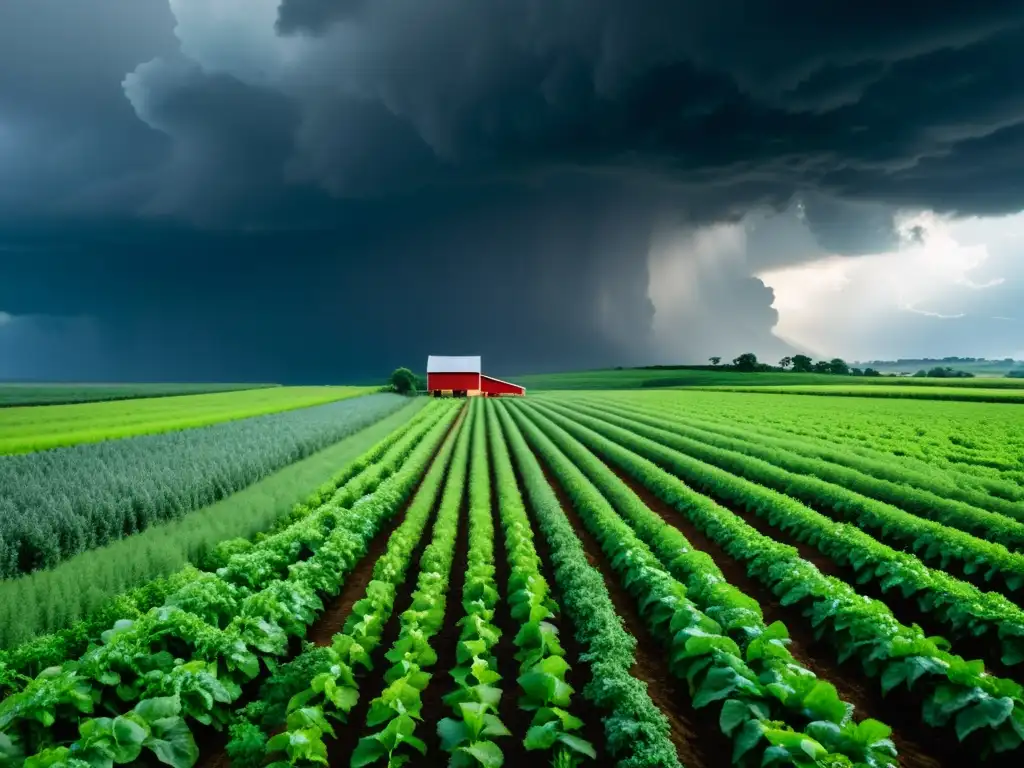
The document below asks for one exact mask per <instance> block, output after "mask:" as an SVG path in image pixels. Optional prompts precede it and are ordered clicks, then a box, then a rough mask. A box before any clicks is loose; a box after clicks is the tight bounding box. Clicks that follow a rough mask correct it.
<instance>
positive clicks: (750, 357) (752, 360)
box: [732, 352, 757, 371]
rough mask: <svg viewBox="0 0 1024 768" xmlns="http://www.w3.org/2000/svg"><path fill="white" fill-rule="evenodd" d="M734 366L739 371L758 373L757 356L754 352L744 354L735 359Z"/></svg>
mask: <svg viewBox="0 0 1024 768" xmlns="http://www.w3.org/2000/svg"><path fill="white" fill-rule="evenodd" d="M732 364H733V365H734V366H736V370H737V371H756V370H757V355H755V354H754V353H753V352H744V353H743V354H742V355H740V356H739V357H736V358H733V361H732Z"/></svg>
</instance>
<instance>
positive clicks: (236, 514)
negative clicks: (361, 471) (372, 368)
mask: <svg viewBox="0 0 1024 768" xmlns="http://www.w3.org/2000/svg"><path fill="white" fill-rule="evenodd" d="M425 405H426V401H425V400H422V399H421V400H419V402H416V401H410V402H408V404H407V405H406V406H405V407H403V408H400V409H398V410H397V411H395V412H393V413H391V414H390V415H388V416H385V417H384V418H383V419H380V420H378V421H375V422H374V423H372V424H370V425H368V426H366V427H364V428H363V429H360V430H358V431H357V432H356V433H354V434H352V435H349V436H348V437H346V438H344V439H342V440H340V441H339V442H337V443H335V444H333V445H331V446H328V447H327V448H324V449H323V450H321V451H318V452H317V453H315V454H313V455H312V456H308V457H306V458H305V459H300V460H298V461H296V462H294V463H292V464H289V465H288V466H287V467H284V468H283V469H281V470H278V471H277V472H274V473H273V474H271V475H270V476H268V477H265V478H263V479H261V480H259V481H257V482H256V483H253V484H252V485H250V486H248V487H247V488H244V489H242V490H240V491H238V492H236V493H232V494H231V495H230V496H227V497H226V498H223V499H221V500H220V501H218V502H216V503H215V504H211V505H209V506H206V507H203V508H201V509H198V510H193V511H191V512H188V513H187V514H186V515H184V516H183V517H180V518H178V519H176V520H172V521H168V522H165V523H161V524H160V525H157V526H153V527H151V528H148V529H146V530H145V531H142V532H141V533H136V534H133V535H132V536H129V537H127V538H123V539H119V540H117V541H114V542H111V543H109V544H106V545H104V546H102V547H100V548H98V549H91V550H89V551H88V552H82V553H80V554H78V555H75V556H74V557H73V558H71V559H70V560H67V561H66V562H63V563H61V564H60V565H58V566H57V567H55V568H52V569H49V570H45V571H37V572H35V573H32V574H30V575H28V576H22V577H19V578H17V579H11V580H7V581H0V649H5V650H10V649H14V648H17V647H18V646H20V645H22V644H24V643H27V642H28V641H30V640H32V639H33V638H37V637H40V636H41V635H46V634H52V633H56V632H61V631H62V630H65V629H67V628H69V627H71V626H73V625H74V624H76V623H77V622H80V621H82V620H87V619H89V618H91V617H93V616H95V615H96V614H97V613H101V612H102V611H103V610H104V609H105V608H107V607H108V605H109V603H110V602H111V601H112V600H119V599H121V598H122V596H123V595H125V594H127V593H129V592H131V591H133V590H136V589H138V588H140V587H143V586H146V585H148V584H149V583H150V582H152V581H154V580H156V579H160V578H163V577H166V576H169V575H171V574H174V573H176V572H177V571H180V570H181V569H182V568H184V567H185V566H186V565H187V564H188V563H195V564H203V562H204V561H205V558H206V556H207V554H208V553H209V552H210V550H211V549H212V548H213V547H215V546H216V545H217V544H218V543H219V542H222V541H225V540H227V539H233V538H236V537H240V536H241V537H245V538H252V537H253V536H256V535H257V534H258V533H260V532H262V531H267V530H269V529H270V528H271V527H272V526H273V525H274V524H275V522H277V521H278V520H279V519H281V518H282V517H284V516H286V515H287V514H288V511H289V510H290V509H291V508H292V506H293V505H294V504H296V503H297V502H301V501H303V500H304V499H305V498H306V497H307V496H308V495H309V493H310V491H311V490H312V489H315V488H316V487H317V486H318V485H320V484H321V483H322V482H323V480H324V478H329V477H331V476H332V474H334V473H335V472H336V471H337V470H338V468H339V467H345V466H346V465H347V464H349V462H351V461H353V460H354V459H356V458H357V457H359V456H360V455H361V454H362V453H364V452H365V451H367V450H369V449H370V448H372V447H373V446H374V445H375V444H376V443H377V442H378V441H380V440H382V439H383V438H385V437H387V436H388V435H389V434H390V433H392V432H394V431H398V430H400V429H401V428H402V427H403V426H404V425H406V424H408V423H409V422H410V421H411V420H412V418H413V417H414V416H415V415H416V414H417V413H419V412H420V411H422V410H423V409H424V406H425ZM83 584H84V585H87V587H86V588H84V589H83V587H82V585H83ZM159 602H162V599H161V600H160V601H159ZM159 602H157V603H155V604H156V605H158V604H159ZM150 607H152V605H150V606H147V608H146V609H148V608H150ZM107 626H109V623H108V625H107ZM105 628H106V627H103V629H105Z"/></svg>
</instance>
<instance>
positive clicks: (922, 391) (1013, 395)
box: [707, 379, 1024, 403]
mask: <svg viewBox="0 0 1024 768" xmlns="http://www.w3.org/2000/svg"><path fill="white" fill-rule="evenodd" d="M919 381H921V379H916V380H915V384H916V383H917V382H919ZM968 381H971V380H970V379H968ZM982 381H990V380H988V379H983V380H982ZM1007 381H1013V379H1007ZM1018 381H1019V380H1018ZM707 389H710V390H714V391H717V392H757V393H759V394H778V395H825V396H827V397H895V398H909V399H913V400H962V401H967V402H979V403H1024V388H1020V387H1019V386H1018V387H1016V388H1014V387H1007V386H1004V387H999V388H991V387H989V388H986V387H981V386H976V385H970V384H968V385H967V386H959V385H957V386H948V385H947V386H936V385H935V384H934V382H929V383H928V384H925V385H924V386H914V385H912V384H911V383H910V382H907V383H906V384H896V385H889V386H886V385H870V384H869V385H861V384H859V383H858V384H849V385H842V386H835V385H833V386H822V385H819V384H812V385H797V386H792V387H776V386H770V387H735V386H728V387H707Z"/></svg>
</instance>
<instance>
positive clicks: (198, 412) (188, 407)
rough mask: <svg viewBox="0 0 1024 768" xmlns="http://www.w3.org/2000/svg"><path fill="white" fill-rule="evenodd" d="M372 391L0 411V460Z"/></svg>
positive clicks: (260, 393)
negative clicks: (15, 454)
mask: <svg viewBox="0 0 1024 768" xmlns="http://www.w3.org/2000/svg"><path fill="white" fill-rule="evenodd" d="M373 389H374V388H373V387H268V388H261V389H252V390H242V391H233V392H218V393H213V394H197V395H182V396H169V397H160V398H152V399H145V400H117V401H114V402H97V403H82V404H75V405H49V406H32V407H22V408H3V409H0V454H5V453H25V452H28V451H40V450H44V449H46V448H55V447H57V446H62V445H76V444H78V443H95V442H99V441H101V440H111V439H114V438H120V437H131V436H132V435H148V434H154V433H157V432H171V431H174V430H179V429H185V428H188V427H201V426H206V425H207V424H217V423H220V422H223V421H234V420H236V419H245V418H248V417H251V416H260V415H262V414H266V413H276V412H278V411H289V410H292V409H296V408H307V407H309V406H311V405H320V404H322V403H330V402H334V401H336V400H344V399H345V398H349V397H356V396H358V395H362V394H366V393H367V392H370V391H372V390H373Z"/></svg>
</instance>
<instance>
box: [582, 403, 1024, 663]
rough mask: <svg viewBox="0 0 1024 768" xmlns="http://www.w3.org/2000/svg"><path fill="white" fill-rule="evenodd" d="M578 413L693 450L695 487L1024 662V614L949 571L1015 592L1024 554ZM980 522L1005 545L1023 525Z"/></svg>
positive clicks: (728, 455)
mask: <svg viewBox="0 0 1024 768" xmlns="http://www.w3.org/2000/svg"><path fill="white" fill-rule="evenodd" d="M574 410H575V411H576V412H578V413H581V414H587V415H588V416H596V417H598V418H600V419H601V420H603V421H607V422H608V423H609V424H614V425H616V426H617V427H621V428H625V429H629V430H630V431H632V432H633V433H636V434H638V435H642V436H644V437H645V438H649V439H651V440H656V441H657V442H658V443H660V444H661V445H663V446H666V447H669V448H674V449H676V450H678V451H680V452H685V454H686V456H687V457H689V458H688V459H687V461H688V462H689V463H690V465H691V468H690V469H689V473H688V474H689V475H692V476H693V477H694V478H695V480H694V482H701V483H704V484H705V485H708V484H709V479H710V478H709V474H710V475H711V477H714V478H715V480H716V482H715V488H716V493H717V494H718V495H719V496H720V497H725V498H728V499H729V500H730V501H731V502H733V503H735V504H737V505H739V506H742V507H745V508H748V509H750V510H751V511H752V512H754V513H755V514H758V515H761V516H764V517H766V518H767V519H768V520H769V522H771V523H772V524H773V525H778V526H779V527H780V528H781V529H782V530H785V531H790V532H792V533H793V535H794V536H795V537H796V538H797V539H798V540H801V541H807V542H809V543H811V544H813V545H814V546H815V547H817V548H818V549H819V550H821V551H822V552H823V553H824V554H826V555H828V556H829V557H831V558H832V559H834V560H836V561H837V562H839V563H841V564H844V565H848V566H849V567H851V568H852V569H853V570H854V571H856V572H857V573H858V575H859V576H860V578H861V580H864V581H867V580H872V581H875V582H877V583H878V584H879V586H880V587H881V589H882V590H883V591H888V590H891V589H892V590H895V589H899V590H901V591H902V593H903V595H904V596H907V597H910V596H913V597H914V599H915V600H916V601H917V602H918V604H919V606H920V607H921V609H922V610H923V611H924V612H926V613H929V614H932V615H934V617H935V618H936V620H937V621H938V622H939V623H941V625H942V626H943V627H944V628H945V629H946V630H947V631H948V633H949V634H950V637H952V638H954V639H957V638H964V637H980V636H986V637H989V638H992V640H993V642H992V645H991V647H992V650H993V655H994V656H995V658H1001V659H1002V660H1003V661H1004V663H1020V662H1021V661H1024V611H1022V610H1021V609H1020V608H1018V607H1017V606H1016V605H1015V604H1014V603H1012V602H1011V601H1010V600H1008V599H1007V598H1005V597H1003V596H1002V595H1000V594H996V593H992V592H982V591H981V590H980V589H978V588H977V587H975V586H974V585H972V584H969V583H967V582H964V581H961V580H959V579H956V578H954V577H953V576H950V575H949V574H948V573H946V572H945V570H946V569H947V568H948V566H949V564H950V563H956V564H959V565H960V566H961V567H963V568H965V569H966V571H967V573H973V572H975V571H978V572H980V573H982V574H984V578H985V579H986V580H987V581H993V580H995V579H997V578H998V579H1001V580H1002V581H1003V582H1004V583H1005V585H1006V588H1007V589H1008V590H1019V589H1021V587H1022V586H1024V555H1019V554H1016V553H1011V552H1009V551H1008V550H1007V549H1006V547H1005V546H1002V545H1000V544H993V543H991V542H989V541H985V540H983V539H979V538H976V537H973V536H970V535H968V534H965V533H962V532H960V531H957V530H954V529H952V528H949V527H947V526H945V525H943V524H941V523H938V522H933V521H931V520H925V519H922V518H920V517H917V516H915V515H913V514H911V513H908V512H904V511H903V510H901V509H899V508H898V507H895V506H891V505H888V504H883V503H880V502H876V501H874V500H872V499H869V498H866V497H864V496H861V495H859V494H857V493H855V492H853V491H850V490H848V489H846V488H845V487H843V486H840V485H834V484H832V483H829V482H827V481H825V480H823V479H820V478H819V477H816V476H814V475H813V474H808V475H799V474H794V473H791V472H788V471H786V470H785V469H782V468H780V467H778V466H776V465H775V464H771V463H769V462H768V461H765V460H763V459H759V458H754V457H752V456H747V455H744V454H740V453H737V452H735V451H732V450H726V449H723V448H718V447H716V446H715V445H713V443H714V442H716V441H718V442H720V440H716V438H715V437H714V436H706V438H705V439H704V440H696V439H693V438H690V437H684V436H683V433H684V432H685V428H679V429H676V430H666V429H662V428H661V427H663V426H665V424H664V418H663V417H660V416H650V417H648V416H645V415H633V413H632V412H631V411H630V415H629V416H622V415H616V414H615V413H612V412H611V411H606V410H604V409H603V408H601V409H596V408H595V409H592V408H591V407H590V406H585V405H582V404H580V405H577V406H576V407H575V409H574ZM655 425H659V426H655ZM729 442H732V443H734V442H735V441H732V440H729ZM776 460H778V457H776ZM703 461H706V462H708V464H703V463H702V462H703ZM793 461H795V462H797V463H799V460H793ZM709 464H710V465H712V466H710V467H709ZM823 474H826V475H827V474H828V471H825V472H823ZM696 478H700V480H696ZM873 485H877V483H875V484H873ZM772 489H774V491H773V490H772ZM783 493H784V494H786V495H782V494H783ZM800 501H803V502H805V503H807V504H808V505H813V508H812V507H809V506H804V505H803V504H801V503H799V502H800ZM922 506H924V504H922ZM814 509H831V510H834V511H835V513H836V514H837V516H838V515H842V516H843V517H846V518H847V519H849V520H851V521H852V522H855V523H856V524H857V528H854V527H853V526H850V525H843V524H842V523H836V522H833V521H832V520H831V519H829V518H828V517H825V516H824V515H822V514H820V513H818V512H816V511H814ZM963 514H966V513H963ZM973 517H974V518H978V517H984V518H990V519H991V522H990V523H989V524H990V525H991V527H992V533H991V534H990V535H991V536H992V537H993V538H998V537H999V536H1000V535H1001V534H1000V531H1007V530H1010V529H1014V528H1016V529H1020V528H1021V526H1020V524H1018V523H1015V522H1012V521H1005V522H1003V518H1001V516H999V515H996V514H993V513H986V512H981V511H977V512H976V513H973ZM860 529H865V530H875V531H877V532H878V534H879V535H880V538H883V539H887V538H891V539H892V540H893V541H894V543H896V544H902V545H903V546H905V547H907V548H908V549H911V550H912V551H913V552H916V553H917V557H915V556H914V555H913V554H909V553H907V552H901V551H899V550H895V549H892V548H890V547H887V546H885V545H883V544H880V543H879V542H878V541H876V540H875V539H873V538H872V537H871V536H869V535H868V534H867V533H865V532H864V531H863V530H860ZM922 560H923V561H925V562H934V563H935V564H936V566H937V568H938V569H936V570H933V569H930V568H927V567H925V566H923V565H922V563H921V561H922ZM997 638H998V639H997Z"/></svg>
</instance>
